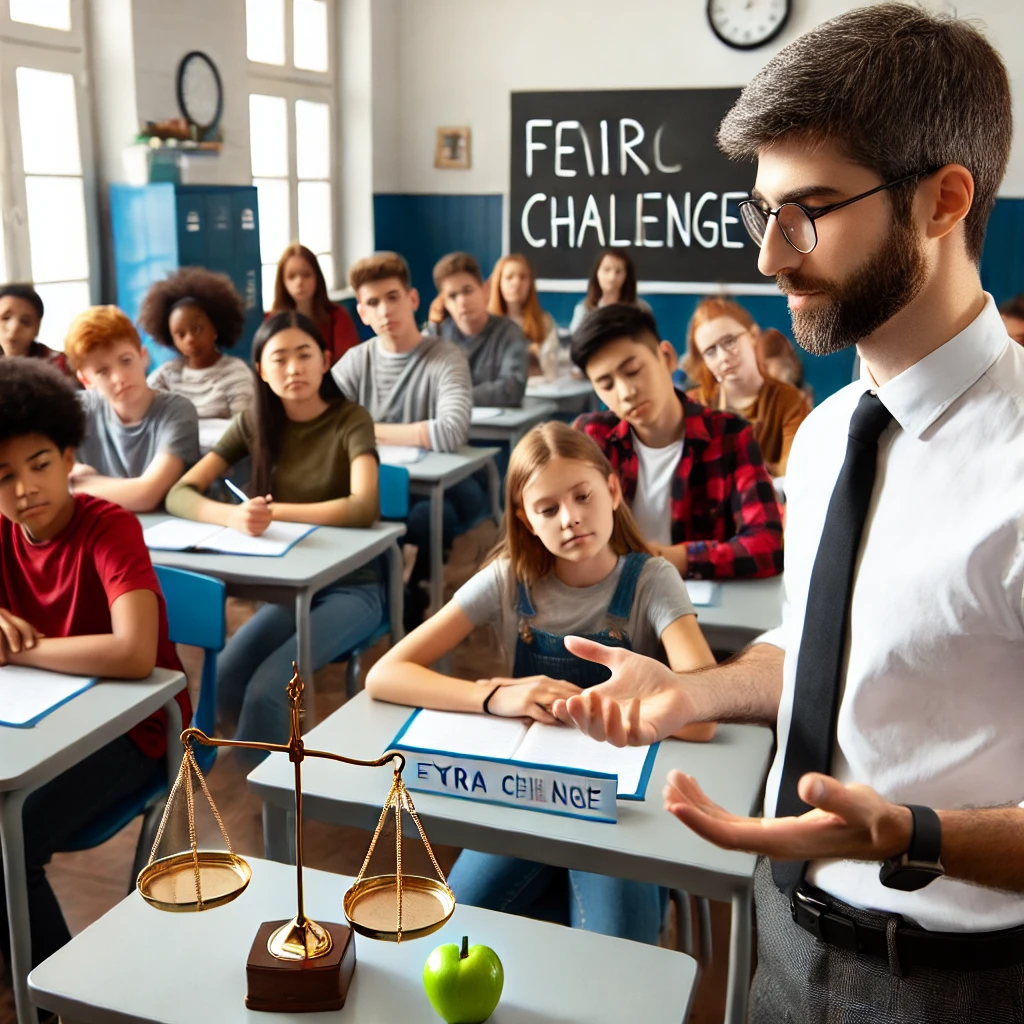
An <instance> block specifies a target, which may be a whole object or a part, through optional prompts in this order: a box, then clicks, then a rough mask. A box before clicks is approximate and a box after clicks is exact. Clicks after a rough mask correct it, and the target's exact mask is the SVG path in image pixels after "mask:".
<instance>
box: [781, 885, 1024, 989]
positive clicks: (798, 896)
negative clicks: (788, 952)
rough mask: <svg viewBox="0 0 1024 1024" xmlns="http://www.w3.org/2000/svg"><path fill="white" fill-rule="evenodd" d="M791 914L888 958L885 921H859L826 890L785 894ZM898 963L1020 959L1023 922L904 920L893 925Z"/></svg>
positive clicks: (953, 964)
mask: <svg viewBox="0 0 1024 1024" xmlns="http://www.w3.org/2000/svg"><path fill="white" fill-rule="evenodd" d="M789 907H790V911H791V913H792V915H793V920H794V921H796V923H797V924H798V925H799V926H800V927H801V928H803V930H804V931H805V932H810V933H811V935H813V936H814V937H815V938H816V939H820V940H821V941H822V942H826V943H828V944H829V945H830V946H838V947H839V948H840V949H845V950H849V951H850V952H851V953H864V954H866V955H868V956H874V957H878V958H880V959H882V960H885V961H888V959H889V944H888V939H887V935H886V926H885V924H884V923H882V924H864V923H862V922H860V921H854V920H853V918H851V917H849V916H848V915H846V914H844V913H843V911H842V910H840V909H838V908H836V906H835V904H833V903H832V902H831V901H830V900H829V898H828V896H827V895H826V894H825V893H822V892H821V891H820V890H818V889H813V888H811V887H809V886H807V885H806V884H801V885H799V886H798V887H797V888H796V889H795V890H794V892H793V895H792V897H791V899H790V904H789ZM896 952H897V956H898V959H899V963H900V967H901V968H902V969H904V970H906V969H909V968H911V967H931V968H935V969H936V970H940V971H982V970H999V969H1001V968H1006V967H1015V966H1016V965H1018V964H1024V925H1022V926H1020V927H1017V928H1006V929H1003V930H1001V931H997V932H929V931H925V930H924V929H922V928H911V927H907V926H905V925H903V926H900V927H899V928H897V929H896Z"/></svg>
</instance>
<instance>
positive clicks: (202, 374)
mask: <svg viewBox="0 0 1024 1024" xmlns="http://www.w3.org/2000/svg"><path fill="white" fill-rule="evenodd" d="M244 323H245V307H244V306H243V305H242V300H241V298H240V297H239V295H238V292H236V291H235V287H234V285H233V284H232V283H231V278H229V277H228V276H227V275H226V274H215V273H213V271H210V270H203V269H202V268H201V267H185V268H183V269H182V270H178V271H175V272H174V273H173V274H171V275H170V276H168V277H167V278H165V279H164V280H163V281H157V282H156V284H154V285H153V286H152V287H151V288H150V289H149V292H148V293H147V294H146V298H145V300H144V301H143V303H142V309H141V311H140V313H139V326H140V327H141V328H142V329H143V330H144V331H145V332H146V333H147V334H148V335H149V336H150V337H151V338H152V339H153V340H154V341H156V342H157V343H158V344H160V345H165V346H166V347H167V348H173V349H177V351H178V358H176V359H172V360H170V361H169V362H166V363H164V364H162V365H161V366H158V367H157V368H156V369H155V370H154V371H153V372H152V373H151V374H150V375H149V378H148V379H147V383H148V384H149V386H150V387H151V388H152V389H153V390H154V391H169V392H171V393H172V394H177V395H184V396H185V398H187V399H188V400H189V401H190V402H191V403H192V404H193V405H194V406H195V407H196V412H197V413H198V414H199V418H200V419H204V420H205V419H230V418H231V417H232V416H234V415H235V414H236V413H239V412H244V411H245V410H246V409H248V408H249V406H250V405H251V404H252V402H253V398H254V396H255V379H254V377H253V373H252V370H250V369H249V366H248V365H247V364H246V363H245V362H244V361H243V360H241V359H239V358H237V357H236V356H229V355H225V354H224V349H228V348H231V347H232V346H233V345H234V344H235V343H236V342H237V341H238V339H239V338H240V337H241V334H242V327H243V325H244Z"/></svg>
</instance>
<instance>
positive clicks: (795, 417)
mask: <svg viewBox="0 0 1024 1024" xmlns="http://www.w3.org/2000/svg"><path fill="white" fill-rule="evenodd" d="M760 334H761V328H760V327H758V326H757V324H756V323H754V318H753V317H752V316H751V315H750V314H749V313H748V312H747V311H746V310H745V309H744V308H743V307H742V306H741V305H740V304H739V303H738V302H733V301H731V300H730V299H723V298H719V297H717V296H712V297H709V298H706V299H702V300H701V301H700V302H699V303H697V308H696V309H695V310H694V311H693V316H692V317H691V318H690V326H689V329H688V330H687V337H686V358H685V360H684V361H683V369H685V370H686V372H687V374H689V376H690V378H691V379H692V380H693V381H695V382H696V385H697V386H696V387H695V388H693V390H691V391H690V392H689V396H690V398H692V399H693V400H694V401H695V402H700V404H701V405H706V406H708V408H710V409H722V410H728V411H729V412H734V413H737V414H739V415H740V416H742V417H743V418H744V419H745V420H746V421H747V422H748V423H749V424H750V426H751V428H752V429H753V431H754V438H755V440H756V441H757V443H758V445H759V446H760V448H761V455H762V456H763V458H764V462H765V465H766V466H767V467H768V472H769V473H771V475H772V476H785V475H786V463H787V462H789V450H790V448H792V446H793V438H794V437H796V432H797V428H798V427H799V426H800V424H801V423H803V421H804V420H805V419H807V416H808V414H809V413H810V411H811V408H810V406H809V405H808V404H807V396H806V395H805V394H804V393H803V392H802V391H801V390H800V389H799V388H795V387H793V385H792V384H786V383H785V382H784V381H781V380H776V379H775V378H774V377H772V376H771V375H770V374H769V373H768V371H767V369H766V368H765V366H764V364H763V363H762V362H761V359H760V357H759V355H758V350H757V341H758V338H759V336H760Z"/></svg>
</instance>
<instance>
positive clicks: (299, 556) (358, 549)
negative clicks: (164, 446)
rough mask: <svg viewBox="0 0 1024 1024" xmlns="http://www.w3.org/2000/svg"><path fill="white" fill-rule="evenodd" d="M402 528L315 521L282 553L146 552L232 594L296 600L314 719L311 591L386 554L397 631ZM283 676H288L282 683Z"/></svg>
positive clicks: (154, 519)
mask: <svg viewBox="0 0 1024 1024" xmlns="http://www.w3.org/2000/svg"><path fill="white" fill-rule="evenodd" d="M167 518H169V517H168V516H167V514H166V513H162V512H151V513H147V514H145V515H140V516H139V520H140V521H141V523H142V528H143V529H146V528H147V527H149V526H153V525H154V524H155V523H159V522H161V521H163V520H164V519H167ZM403 533H405V525H404V524H403V523H376V524H375V525H373V526H371V527H369V528H367V529H365V530H363V529H359V530H355V529H341V528H339V527H334V526H319V527H317V528H316V529H315V530H314V531H313V532H312V533H311V534H308V535H307V536H305V537H303V538H302V540H300V541H299V542H298V543H297V544H296V545H295V546H294V547H293V548H292V549H291V550H290V551H288V552H287V553H286V554H284V555H282V556H281V557H280V558H274V557H266V558H262V557H258V556H253V555H218V554H214V553H213V552H197V551H150V553H149V554H150V557H151V558H152V560H153V562H154V563H155V564H156V565H169V566H171V567H172V568H174V569H188V570H190V571H191V572H200V573H205V574H206V575H207V576H214V577H216V578H217V579H219V580H223V581H224V583H225V584H226V585H227V588H228V593H229V594H233V595H235V596H236V597H245V598H249V599H250V600H253V601H273V602H276V603H278V604H283V603H284V602H286V601H294V602H295V638H296V646H297V648H298V653H297V656H296V662H297V663H298V666H299V674H300V675H301V676H302V679H303V682H305V684H306V693H307V697H306V716H307V718H306V720H307V722H310V723H312V721H313V714H314V711H313V709H314V706H315V705H314V702H313V692H314V688H313V654H312V637H311V635H310V624H309V613H310V606H311V604H312V601H313V595H314V594H315V593H316V592H317V591H318V590H321V589H322V588H323V587H326V586H327V585H328V584H329V583H333V582H334V581H335V580H340V579H341V578H342V577H343V576H346V575H348V573H350V572H354V571H355V570H356V569H361V568H362V567H363V566H364V565H366V564H367V563H368V562H372V561H373V559H375V558H376V557H377V556H378V555H382V554H386V555H387V556H388V570H389V572H388V601H389V605H390V612H391V627H392V630H398V631H401V628H402V556H401V554H400V552H399V550H398V544H397V541H398V538H399V537H401V536H402V534H403ZM396 635H400V632H399V633H398V634H396ZM284 682H287V680H285V681H283V682H282V685H284Z"/></svg>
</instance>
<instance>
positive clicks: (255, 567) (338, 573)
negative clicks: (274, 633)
mask: <svg viewBox="0 0 1024 1024" xmlns="http://www.w3.org/2000/svg"><path fill="white" fill-rule="evenodd" d="M138 518H139V520H140V521H141V523H142V528H143V529H146V527H148V526H152V525H154V524H155V523H159V522H161V521H162V520H164V519H167V518H169V517H168V516H167V514H166V513H163V512H151V513H147V514H145V515H140V516H139V517H138ZM404 533H405V524H404V523H376V524H374V525H373V526H371V527H368V528H367V529H359V530H355V529H341V528H338V527H334V526H320V527H317V529H315V530H314V531H313V532H312V533H310V534H308V535H307V536H305V537H303V538H302V540H300V541H299V542H298V543H297V544H296V545H295V546H294V547H293V548H292V549H291V550H290V551H288V552H287V553H286V554H284V555H282V556H281V557H280V558H260V557H258V556H257V557H254V556H252V555H217V554H213V553H212V552H196V551H150V553H149V554H150V557H151V558H152V559H153V562H154V564H155V565H169V566H172V567H173V568H175V569H190V570H191V571H192V572H202V573H206V574H208V575H210V576H216V577H217V578H218V579H221V580H224V581H225V582H229V583H248V584H270V585H277V586H287V587H308V586H310V585H314V584H316V583H318V582H320V580H324V581H326V582H330V581H332V580H336V579H340V578H341V577H342V576H345V575H347V574H348V573H350V572H354V571H355V570H356V569H359V568H361V567H362V566H364V565H366V563H367V562H369V561H371V560H372V559H374V558H376V557H377V556H378V555H380V554H383V553H384V552H385V551H386V550H387V549H388V547H389V546H390V545H391V544H392V543H393V542H394V541H395V540H397V539H398V538H399V537H401V536H402V535H403V534H404Z"/></svg>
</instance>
